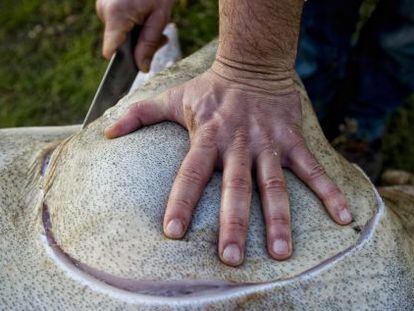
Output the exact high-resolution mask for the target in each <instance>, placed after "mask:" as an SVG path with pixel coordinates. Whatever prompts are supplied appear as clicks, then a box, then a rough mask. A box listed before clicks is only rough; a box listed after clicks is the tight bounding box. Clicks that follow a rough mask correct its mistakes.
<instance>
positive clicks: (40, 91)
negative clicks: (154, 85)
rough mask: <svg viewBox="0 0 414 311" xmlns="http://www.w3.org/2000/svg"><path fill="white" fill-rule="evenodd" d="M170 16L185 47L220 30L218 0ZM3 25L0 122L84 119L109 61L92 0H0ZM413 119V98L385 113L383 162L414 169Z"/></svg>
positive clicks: (187, 0)
mask: <svg viewBox="0 0 414 311" xmlns="http://www.w3.org/2000/svg"><path fill="white" fill-rule="evenodd" d="M370 1H371V2H372V3H373V2H375V0H370ZM368 11H369V7H368ZM173 20H174V22H176V23H177V25H178V28H179V31H180V41H181V45H182V49H183V52H184V55H188V54H190V53H192V52H194V51H195V50H197V49H198V48H200V47H201V46H203V45H204V44H205V43H207V42H209V41H210V40H211V39H212V38H214V37H215V36H216V35H217V32H218V26H217V25H218V22H217V0H197V1H196V0H180V1H178V5H177V6H176V9H175V11H174V14H173ZM0 25H2V27H1V28H0V128H2V127H12V126H29V125H30V126H37V125H49V124H53V125H59V124H74V123H79V122H81V121H82V120H83V117H84V115H85V114H86V111H87V109H88V107H89V104H90V102H91V99H92V97H93V94H94V92H95V90H96V88H97V85H98V83H99V81H100V79H101V76H102V74H103V71H104V69H105V67H106V62H105V61H104V60H103V59H102V57H101V54H100V45H101V33H102V25H101V23H100V21H99V20H98V18H97V17H96V15H95V12H94V1H75V0H60V1H54V0H2V1H1V2H0ZM412 124H414V98H412V99H411V100H409V101H408V102H407V104H406V105H405V106H404V107H402V108H401V109H400V110H399V111H398V112H397V113H396V115H395V116H394V117H393V119H392V120H391V121H390V129H389V132H388V133H387V135H386V136H385V138H384V154H385V158H386V163H387V166H389V167H394V168H401V169H406V170H410V171H414V135H413V131H412Z"/></svg>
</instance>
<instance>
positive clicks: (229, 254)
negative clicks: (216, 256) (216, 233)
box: [223, 244, 242, 265]
mask: <svg viewBox="0 0 414 311" xmlns="http://www.w3.org/2000/svg"><path fill="white" fill-rule="evenodd" d="M241 259H242V254H241V251H240V248H239V247H238V246H237V244H229V245H227V246H226V248H225V249H224V251H223V260H224V261H225V262H226V263H229V264H232V265H237V264H238V263H240V261H241Z"/></svg>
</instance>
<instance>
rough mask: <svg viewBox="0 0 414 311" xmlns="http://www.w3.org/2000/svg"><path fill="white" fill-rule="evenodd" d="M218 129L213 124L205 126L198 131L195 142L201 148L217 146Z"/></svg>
mask: <svg viewBox="0 0 414 311" xmlns="http://www.w3.org/2000/svg"><path fill="white" fill-rule="evenodd" d="M215 136H216V129H215V128H214V127H213V126H204V127H203V128H202V129H201V130H200V131H198V133H197V136H196V138H195V143H196V144H197V145H198V146H199V147H201V148H208V149H210V148H215V147H216V143H215Z"/></svg>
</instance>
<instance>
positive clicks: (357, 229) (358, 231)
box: [352, 225, 362, 233]
mask: <svg viewBox="0 0 414 311" xmlns="http://www.w3.org/2000/svg"><path fill="white" fill-rule="evenodd" d="M352 229H354V231H355V232H356V233H360V232H361V230H362V229H361V227H360V226H358V225H355V226H353V227H352Z"/></svg>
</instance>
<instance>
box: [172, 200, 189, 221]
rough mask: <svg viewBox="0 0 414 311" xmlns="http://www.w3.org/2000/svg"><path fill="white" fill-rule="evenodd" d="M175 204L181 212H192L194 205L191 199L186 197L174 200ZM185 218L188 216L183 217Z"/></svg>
mask: <svg viewBox="0 0 414 311" xmlns="http://www.w3.org/2000/svg"><path fill="white" fill-rule="evenodd" d="M173 202H174V203H173V204H174V206H175V207H176V208H177V209H180V210H185V211H188V210H192V209H193V203H192V201H191V200H190V199H188V198H186V197H181V198H175V199H174V200H173ZM181 216H182V217H183V218H185V217H184V216H186V215H181Z"/></svg>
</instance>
